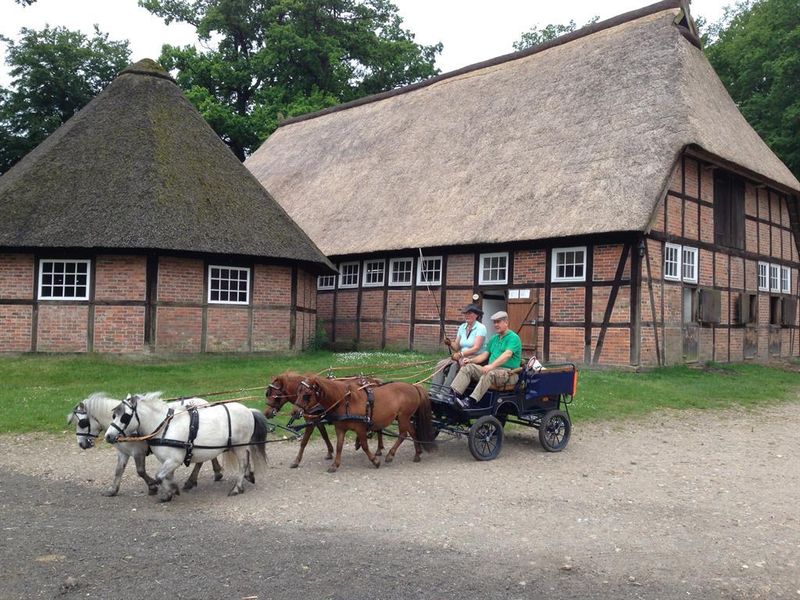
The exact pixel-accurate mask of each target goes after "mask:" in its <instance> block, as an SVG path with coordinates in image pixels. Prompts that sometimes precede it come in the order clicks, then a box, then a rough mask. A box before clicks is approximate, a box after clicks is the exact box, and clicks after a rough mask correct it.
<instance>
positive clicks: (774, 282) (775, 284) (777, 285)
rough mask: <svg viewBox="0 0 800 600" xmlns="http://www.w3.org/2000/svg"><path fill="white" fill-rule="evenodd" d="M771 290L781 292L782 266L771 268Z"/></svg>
mask: <svg viewBox="0 0 800 600" xmlns="http://www.w3.org/2000/svg"><path fill="white" fill-rule="evenodd" d="M769 290H770V291H771V292H780V291H781V267H780V265H770V266H769Z"/></svg>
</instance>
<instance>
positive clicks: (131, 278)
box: [94, 255, 147, 301]
mask: <svg viewBox="0 0 800 600" xmlns="http://www.w3.org/2000/svg"><path fill="white" fill-rule="evenodd" d="M146 293H147V259H146V258H145V257H144V256H115V255H111V256H98V257H97V258H96V259H95V291H94V297H95V300H139V301H143V300H144V299H145V295H146Z"/></svg>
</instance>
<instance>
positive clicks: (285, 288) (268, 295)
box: [253, 265, 316, 305]
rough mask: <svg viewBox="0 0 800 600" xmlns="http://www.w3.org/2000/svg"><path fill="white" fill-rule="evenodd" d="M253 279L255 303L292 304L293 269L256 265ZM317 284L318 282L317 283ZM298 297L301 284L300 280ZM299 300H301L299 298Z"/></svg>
mask: <svg viewBox="0 0 800 600" xmlns="http://www.w3.org/2000/svg"><path fill="white" fill-rule="evenodd" d="M254 270H255V276H254V278H253V279H254V280H253V304H254V305H259V304H290V303H291V301H292V269H291V267H285V266H279V265H256V266H255V269H254ZM315 285H316V284H315ZM297 291H298V294H297V295H298V299H299V297H300V286H299V281H298V290H297ZM298 301H299V300H298Z"/></svg>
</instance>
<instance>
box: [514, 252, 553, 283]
mask: <svg viewBox="0 0 800 600" xmlns="http://www.w3.org/2000/svg"><path fill="white" fill-rule="evenodd" d="M546 262H547V252H545V251H544V250H518V251H517V252H514V283H515V284H516V285H524V284H526V283H543V282H544V276H545V264H546Z"/></svg>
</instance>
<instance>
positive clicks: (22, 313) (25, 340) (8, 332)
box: [0, 305, 33, 352]
mask: <svg viewBox="0 0 800 600" xmlns="http://www.w3.org/2000/svg"><path fill="white" fill-rule="evenodd" d="M32 315H33V308H32V307H30V306H16V305H6V306H2V305H0V348H2V351H3V352H29V351H30V350H31V324H32V318H33V317H32Z"/></svg>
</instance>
